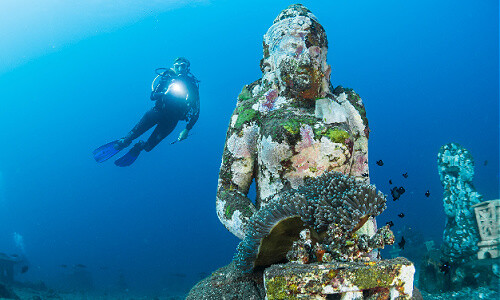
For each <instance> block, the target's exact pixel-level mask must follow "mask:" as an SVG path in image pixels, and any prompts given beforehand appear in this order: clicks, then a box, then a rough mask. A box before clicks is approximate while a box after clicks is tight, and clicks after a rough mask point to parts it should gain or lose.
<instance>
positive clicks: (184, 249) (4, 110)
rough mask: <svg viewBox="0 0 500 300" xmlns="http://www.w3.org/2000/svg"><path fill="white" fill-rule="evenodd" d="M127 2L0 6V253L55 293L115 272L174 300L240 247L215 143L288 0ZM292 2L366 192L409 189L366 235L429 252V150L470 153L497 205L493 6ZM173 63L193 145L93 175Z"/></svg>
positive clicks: (436, 215) (437, 198)
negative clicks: (193, 86)
mask: <svg viewBox="0 0 500 300" xmlns="http://www.w3.org/2000/svg"><path fill="white" fill-rule="evenodd" d="M138 2H142V1H138ZM138 2H136V3H135V4H133V3H132V2H131V3H126V2H123V3H122V4H121V5H120V6H117V5H116V6H114V5H111V4H109V5H107V6H106V7H99V5H97V4H95V3H93V4H92V3H91V4H81V5H79V6H76V5H75V6H71V5H67V4H66V5H63V4H61V3H59V2H58V1H47V3H46V6H43V7H42V6H39V4H37V3H38V2H36V1H34V0H33V1H27V0H26V1H21V2H19V1H18V2H14V1H7V2H5V3H4V2H2V3H1V4H0V11H2V12H1V13H0V17H1V18H0V20H2V21H0V39H1V40H2V42H1V43H2V44H1V47H0V48H2V50H0V54H1V59H0V128H1V130H0V140H1V147H0V252H6V253H16V252H17V253H18V252H19V251H20V250H19V249H18V248H16V245H15V243H14V241H13V238H12V237H13V233H14V232H17V233H19V234H21V235H22V236H23V238H24V243H25V252H26V257H27V258H28V259H29V261H30V270H29V271H28V272H27V273H26V274H23V275H17V276H16V278H17V279H18V280H30V281H37V280H43V281H45V282H47V283H48V284H50V283H53V284H56V283H64V280H65V279H64V278H67V275H68V274H69V273H71V272H72V271H71V268H73V267H72V266H73V265H75V264H84V265H86V266H87V269H88V270H89V272H90V273H91V274H92V276H93V280H94V285H95V286H96V288H99V289H112V287H113V286H114V285H116V282H117V281H118V277H119V275H120V274H123V275H124V277H125V280H126V282H127V284H128V285H129V288H130V290H131V291H136V292H139V293H145V294H146V293H160V292H163V293H167V292H172V293H174V292H183V291H186V290H188V289H189V288H190V286H191V285H192V284H193V283H194V282H196V281H197V280H198V279H199V278H200V277H203V276H206V274H204V273H203V272H205V273H211V272H212V271H214V270H215V269H217V268H219V267H221V266H223V265H225V264H227V263H228V262H229V261H230V260H231V258H232V255H233V253H234V251H235V247H236V245H237V243H238V239H237V238H235V237H233V236H232V235H231V234H230V233H229V232H228V231H227V230H226V229H225V228H224V227H223V226H222V225H221V224H220V223H219V221H218V219H217V216H216V213H215V192H216V188H217V178H218V171H219V166H220V161H221V155H222V150H223V145H224V141H225V134H226V128H227V125H228V123H229V117H230V115H231V113H232V111H233V109H234V106H235V103H236V96H237V95H238V93H239V91H240V90H241V88H242V86H243V85H244V84H248V83H251V82H253V81H254V80H256V79H258V78H260V76H261V73H260V69H259V61H260V59H261V57H262V36H263V34H264V33H265V32H266V30H267V28H268V27H269V26H270V25H271V24H272V21H273V20H274V18H275V17H276V16H277V14H278V13H279V12H280V11H281V10H282V9H284V8H286V7H287V6H288V5H289V4H291V2H289V1H281V0H280V1H262V0H257V1H229V0H227V1H208V0H207V1H179V2H177V3H174V5H171V4H169V3H170V2H169V3H167V4H159V3H154V2H153V3H152V4H151V3H149V2H146V1H144V3H143V4H141V5H140V4H138ZM302 3H303V4H304V5H306V6H307V7H308V8H309V9H310V10H311V11H312V12H313V13H314V14H315V15H316V16H317V18H318V19H319V21H320V22H321V24H322V25H323V27H324V28H325V29H326V31H327V34H328V39H329V54H328V61H329V63H330V64H331V66H332V69H333V71H332V82H333V85H334V86H337V85H343V86H344V87H350V88H353V89H354V90H355V91H356V92H357V93H359V95H360V96H361V97H362V98H363V100H364V103H365V106H366V110H367V114H368V119H369V124H370V128H371V130H372V131H371V134H370V140H369V158H370V175H371V182H372V183H374V184H375V185H377V187H378V188H379V189H381V190H382V191H383V192H385V193H387V194H388V193H389V189H390V185H389V183H388V180H389V179H392V181H393V183H394V185H398V186H399V185H403V186H404V187H405V188H406V193H405V194H404V195H403V196H402V197H401V198H400V200H399V201H397V202H393V201H388V208H387V210H386V211H385V212H384V213H383V214H382V215H381V216H380V217H379V223H380V224H385V222H387V221H389V220H392V221H393V222H394V223H395V227H393V229H394V231H398V230H401V229H402V228H403V227H404V226H406V227H407V228H412V229H414V230H417V231H419V232H421V233H422V234H423V236H424V237H425V239H426V240H430V239H433V240H435V241H436V243H437V244H439V243H440V241H441V239H442V230H443V228H444V222H445V218H444V212H443V208H442V201H441V199H442V191H443V190H442V187H441V184H440V181H439V177H438V173H437V166H436V159H437V152H438V150H439V148H440V146H442V145H444V144H446V143H449V142H457V143H459V144H461V145H462V146H464V147H465V148H467V149H468V150H470V151H471V153H472V155H473V156H474V159H475V162H476V168H475V171H476V176H475V180H474V183H475V186H476V188H477V190H478V192H479V193H481V194H482V195H483V196H484V199H485V200H490V199H498V198H499V73H498V70H499V69H498V66H499V60H498V56H499V48H498V41H499V40H498V8H499V7H498V1H476V2H474V3H472V2H470V1H456V0H447V1H430V0H419V1H414V0H411V1H399V0H391V1H383V2H380V1H302ZM101 5H102V4H101ZM2 6H4V7H2ZM177 56H185V57H187V58H189V60H190V61H191V70H192V72H193V73H194V74H195V75H196V76H197V77H198V78H199V79H200V80H201V88H200V94H201V115H200V119H199V121H198V123H197V124H196V125H195V127H194V129H193V130H192V134H193V135H192V136H191V137H189V138H188V139H187V140H186V141H184V142H182V143H177V144H175V145H170V142H171V141H173V140H175V139H176V137H177V135H178V133H179V132H180V130H182V129H183V128H184V124H181V125H178V128H177V129H176V131H175V132H174V133H172V135H171V136H169V137H167V138H166V139H165V140H164V141H163V143H161V144H160V145H159V146H158V147H156V148H155V149H154V150H153V151H152V152H150V153H143V154H141V156H140V157H139V159H138V160H137V162H136V163H135V164H134V165H133V166H132V167H129V168H117V167H115V166H114V164H113V163H112V161H108V162H106V163H103V164H96V163H95V161H94V160H93V158H92V150H93V149H95V148H96V147H98V146H100V145H102V144H104V143H106V142H109V141H111V140H114V139H116V138H119V137H122V136H123V135H125V134H126V133H127V132H128V131H129V130H130V129H131V128H132V127H133V126H134V125H135V123H136V122H137V121H138V120H139V118H140V117H141V116H142V114H143V113H144V112H145V111H146V110H147V109H148V108H149V107H151V106H152V102H150V100H149V93H150V86H151V81H152V80H153V78H154V76H155V75H154V69H155V68H157V67H169V66H170V65H171V63H172V61H173V59H174V58H176V57H177ZM379 159H382V160H383V161H384V163H385V164H384V166H382V167H380V166H377V165H376V164H375V162H376V161H377V160H379ZM486 160H487V161H488V163H487V164H486V165H485V164H484V162H485V161H486ZM405 172H408V175H409V176H408V178H407V179H405V178H403V177H402V175H401V174H402V173H405ZM427 190H430V193H431V196H430V197H429V198H426V197H425V196H424V193H425V192H426V191H427ZM400 212H404V214H405V217H404V218H403V219H401V218H398V217H397V214H399V213H400ZM402 254H403V255H404V253H402ZM61 264H65V265H68V267H67V268H64V267H61V266H60V265H61ZM200 273H201V274H200ZM184 274H185V276H184ZM65 276H66V277H65Z"/></svg>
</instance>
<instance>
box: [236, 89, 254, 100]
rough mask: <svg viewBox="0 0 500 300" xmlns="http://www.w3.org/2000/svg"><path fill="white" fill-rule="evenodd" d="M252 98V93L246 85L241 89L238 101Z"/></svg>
mask: <svg viewBox="0 0 500 300" xmlns="http://www.w3.org/2000/svg"><path fill="white" fill-rule="evenodd" d="M250 98H252V93H251V92H250V91H249V90H248V89H247V87H246V86H244V87H243V89H241V92H240V94H239V95H238V101H245V100H248V99H250Z"/></svg>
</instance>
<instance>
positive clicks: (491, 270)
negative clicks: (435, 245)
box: [418, 250, 500, 293]
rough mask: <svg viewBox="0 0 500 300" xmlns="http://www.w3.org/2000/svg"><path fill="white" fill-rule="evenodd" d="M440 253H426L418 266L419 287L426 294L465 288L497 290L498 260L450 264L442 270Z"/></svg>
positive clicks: (435, 251) (499, 263)
mask: <svg viewBox="0 0 500 300" xmlns="http://www.w3.org/2000/svg"><path fill="white" fill-rule="evenodd" d="M444 263H446V262H443V260H442V255H441V253H440V251H438V250H433V251H430V252H428V253H427V254H426V255H425V257H424V259H423V260H422V263H421V265H420V275H419V280H418V283H419V287H420V288H421V289H422V290H424V291H426V292H428V293H444V292H448V291H458V290H460V289H463V288H465V287H471V288H477V287H479V286H483V287H488V286H489V287H491V288H492V289H495V288H498V286H499V284H500V282H499V278H500V273H499V271H498V269H499V266H500V258H496V259H480V260H471V261H469V262H467V263H463V264H451V265H450V267H449V269H446V268H443V264H444Z"/></svg>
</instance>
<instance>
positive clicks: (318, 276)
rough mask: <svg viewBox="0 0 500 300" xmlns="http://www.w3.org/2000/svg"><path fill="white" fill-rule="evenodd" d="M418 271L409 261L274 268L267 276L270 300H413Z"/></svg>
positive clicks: (292, 265)
mask: <svg viewBox="0 0 500 300" xmlns="http://www.w3.org/2000/svg"><path fill="white" fill-rule="evenodd" d="M414 273H415V267H414V266H413V264H412V263H411V262H410V261H409V260H407V259H406V258H402V257H398V258H395V259H389V260H381V261H372V262H345V263H341V262H336V263H329V264H308V265H301V264H295V263H288V264H280V265H273V266H271V267H269V268H267V269H266V270H265V272H264V286H265V289H266V299H268V300H273V299H330V298H327V297H328V295H333V294H337V295H340V297H341V299H342V300H347V299H381V300H382V299H411V297H412V293H413V275H414Z"/></svg>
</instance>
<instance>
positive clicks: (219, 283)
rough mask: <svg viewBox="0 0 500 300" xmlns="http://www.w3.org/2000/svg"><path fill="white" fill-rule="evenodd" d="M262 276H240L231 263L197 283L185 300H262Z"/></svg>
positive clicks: (259, 274) (252, 274)
mask: <svg viewBox="0 0 500 300" xmlns="http://www.w3.org/2000/svg"><path fill="white" fill-rule="evenodd" d="M262 274H263V272H262V271H255V272H253V273H250V274H242V273H241V272H239V271H237V269H236V267H235V264H234V262H232V263H230V264H229V265H227V266H224V267H222V268H220V269H218V270H217V271H215V272H213V273H212V275H211V276H209V277H207V278H205V279H203V280H201V281H200V282H198V283H197V284H196V285H195V286H194V287H193V288H192V289H191V291H190V292H189V294H188V296H187V297H186V300H221V299H226V300H263V299H264V298H265V291H264V284H263V280H262Z"/></svg>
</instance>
